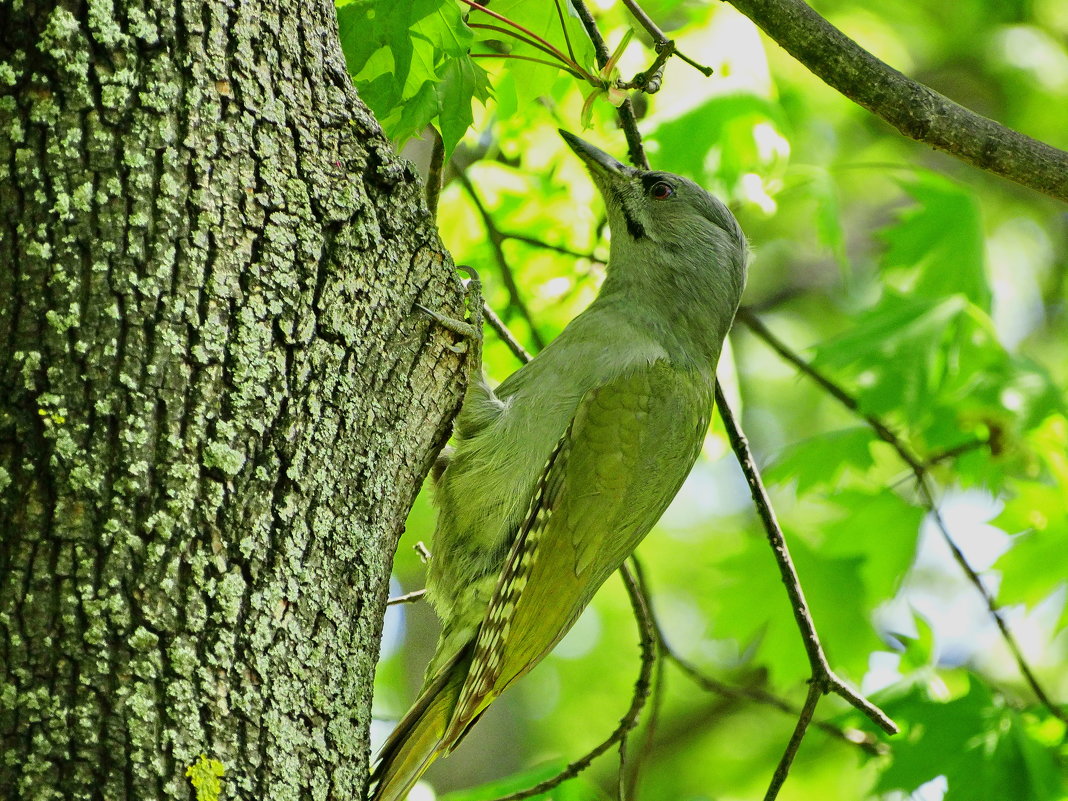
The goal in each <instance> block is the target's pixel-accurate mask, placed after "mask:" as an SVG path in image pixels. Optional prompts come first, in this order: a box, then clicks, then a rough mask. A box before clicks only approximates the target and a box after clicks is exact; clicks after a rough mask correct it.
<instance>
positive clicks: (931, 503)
mask: <svg viewBox="0 0 1068 801" xmlns="http://www.w3.org/2000/svg"><path fill="white" fill-rule="evenodd" d="M738 319H739V320H741V321H742V322H743V323H744V324H745V325H746V326H747V327H748V328H749V330H750V331H752V332H753V333H754V334H756V335H757V336H758V337H759V338H760V339H761V340H763V341H764V343H765V344H766V345H767V346H768V347H770V348H771V349H772V350H773V351H775V353H777V354H778V355H779V356H781V357H782V358H783V359H784V360H785V361H787V362H789V363H790V364H792V365H793V366H794V367H796V368H797V369H798V370H799V371H800V372H801V373H802V374H804V375H806V376H808V377H809V378H810V379H811V380H812V381H814V382H816V384H818V385H819V386H820V387H821V388H822V389H823V390H825V391H826V392H827V394H828V395H830V396H831V397H832V398H834V399H835V400H837V401H838V402H839V403H841V404H842V405H843V406H845V407H846V408H847V409H849V410H850V411H851V412H853V413H854V414H856V415H857V416H858V417H860V418H861V419H862V420H864V422H866V423H867V424H868V425H869V426H870V427H871V429H872V431H874V432H875V434H876V436H878V437H879V439H881V440H882V441H883V442H885V443H886V444H888V445H889V446H890V447H891V448H893V449H894V452H895V453H897V455H898V456H899V457H900V458H901V460H902V461H903V462H904V463H905V464H906V465H908V467H909V470H910V471H911V472H912V475H913V477H914V478H915V480H916V487H917V489H918V490H919V493H920V498H921V499H922V501H923V505H924V508H926V509H927V511H928V513H929V514H930V515H931V519H932V520H933V522H934V524H935V527H936V528H937V529H938V532H939V534H941V536H942V539H943V541H945V543H946V545H947V547H948V548H949V550H950V553H951V554H952V555H953V559H954V561H955V562H956V563H957V564H958V566H960V568H961V570H962V571H964V575H965V576H966V577H967V578H968V581H969V582H971V584H972V585H973V586H974V587H975V588H976V590H978V591H979V594H980V595H982V597H983V601H984V602H985V603H986V607H987V609H988V610H989V612H990V615H991V617H993V619H994V622H995V624H996V625H997V627H998V630H999V631H1000V632H1001V636H1002V639H1004V640H1005V644H1006V645H1007V646H1008V647H1009V651H1010V652H1011V653H1012V657H1013V659H1014V660H1015V662H1016V665H1017V667H1018V668H1019V670H1020V673H1021V675H1022V676H1023V677H1024V680H1025V681H1026V682H1027V685H1028V686H1029V687H1030V688H1031V691H1032V692H1033V693H1034V694H1035V696H1036V697H1037V698H1038V700H1039V702H1040V703H1041V704H1042V705H1043V706H1045V707H1046V709H1048V710H1049V711H1050V713H1051V714H1052V715H1054V717H1056V718H1058V719H1059V720H1061V721H1062V722H1064V723H1068V714H1066V713H1065V711H1064V710H1063V709H1061V708H1060V707H1059V706H1058V705H1057V704H1055V703H1054V702H1053V701H1052V700H1051V699H1050V697H1049V695H1047V693H1046V691H1045V689H1044V688H1043V687H1042V685H1041V684H1040V683H1039V681H1038V678H1037V677H1036V676H1035V674H1034V671H1032V670H1031V666H1030V665H1029V664H1028V662H1027V659H1026V658H1025V657H1024V655H1023V651H1022V650H1021V649H1020V645H1019V643H1017V641H1016V637H1015V636H1013V634H1012V631H1011V630H1010V629H1009V626H1008V623H1006V622H1005V618H1004V616H1003V615H1002V614H1001V609H1000V608H999V607H998V604H997V602H996V601H995V600H994V597H993V596H992V595H991V594H990V592H989V591H988V590H987V589H986V586H985V585H984V584H983V580H982V578H981V577H980V576H979V574H978V573H977V572H976V570H975V568H973V567H972V566H971V563H969V562H968V559H967V557H966V556H965V555H964V552H963V551H962V550H961V549H960V547H959V546H958V545H957V543H956V541H955V540H954V539H953V536H952V535H951V534H950V532H949V527H948V526H947V525H946V522H945V520H944V519H943V517H942V513H941V512H940V511H939V509H938V505H937V504H936V503H935V498H934V492H933V491H932V490H931V486H930V475H929V473H928V466H929V465H930V464H933V463H934V462H933V461H932V460H924V459H921V458H920V457H919V456H918V455H916V454H915V453H914V452H913V451H912V450H911V449H910V448H909V446H908V445H907V444H905V442H904V440H902V439H901V438H900V437H898V435H897V434H895V433H894V432H893V430H891V428H890V427H889V426H888V425H887V424H886V423H884V422H883V421H882V420H880V419H879V418H878V417H876V416H875V415H873V414H870V413H868V412H865V411H863V410H862V409H861V408H860V402H859V401H858V400H857V399H856V398H855V397H854V396H852V395H850V394H849V393H848V392H846V391H845V390H844V389H843V388H842V387H840V386H839V385H838V384H836V383H834V382H833V381H831V379H829V378H828V377H827V376H825V375H823V373H821V372H820V371H819V370H818V369H817V368H816V367H814V366H813V365H811V364H809V363H808V362H806V361H805V360H804V359H802V358H801V357H800V356H799V355H798V354H796V353H794V352H793V350H791V349H790V347H789V346H788V345H787V344H786V343H785V342H783V341H782V340H781V339H779V338H778V337H776V336H775V335H774V334H773V333H772V332H771V330H770V329H769V328H768V327H767V326H766V325H764V323H763V322H762V321H761V320H760V319H759V318H758V317H757V316H756V315H754V314H752V313H751V312H749V311H747V310H743V311H740V312H739V314H738ZM965 449H966V448H964V447H963V446H961V448H960V450H961V451H963V450H965ZM955 450H956V449H955ZM941 458H945V457H944V456H942V455H939V459H941Z"/></svg>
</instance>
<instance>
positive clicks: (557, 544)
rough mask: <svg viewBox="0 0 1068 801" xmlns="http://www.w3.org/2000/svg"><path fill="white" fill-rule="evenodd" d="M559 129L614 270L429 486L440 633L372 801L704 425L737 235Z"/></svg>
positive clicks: (628, 526) (496, 690) (667, 493)
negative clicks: (605, 230)
mask: <svg viewBox="0 0 1068 801" xmlns="http://www.w3.org/2000/svg"><path fill="white" fill-rule="evenodd" d="M565 138H568V142H569V144H571V146H572V148H573V149H575V151H576V152H577V153H578V154H579V155H580V156H582V157H583V159H584V160H585V161H586V162H587V165H588V166H589V167H590V171H591V174H592V175H593V177H594V180H595V182H596V183H597V184H598V186H599V187H600V188H601V191H602V194H604V195H605V197H606V207H607V210H608V213H609V222H610V224H611V226H612V232H613V239H612V249H611V255H610V259H609V268H608V277H607V278H606V280H605V283H604V286H603V287H602V290H601V293H600V295H599V296H598V298H597V300H596V301H594V303H593V304H592V305H591V306H590V307H589V308H588V309H587V310H586V311H585V312H583V313H582V314H581V315H579V317H577V318H576V319H575V320H573V321H572V322H571V324H570V325H568V327H567V328H566V329H565V330H564V331H563V333H561V335H560V336H559V337H558V338H557V339H556V340H555V341H554V342H553V343H552V344H550V345H549V346H548V347H547V348H546V349H545V350H544V351H543V352H542V353H541V354H540V355H539V356H538V357H537V358H535V359H534V360H533V361H532V362H531V363H530V364H528V365H526V366H524V367H523V368H522V369H520V370H519V371H518V372H516V373H515V374H513V375H512V376H511V377H509V378H508V380H506V381H505V382H504V383H502V384H501V385H500V386H499V387H498V388H497V390H496V392H494V391H493V390H491V389H490V388H489V387H488V385H486V384H485V383H484V382H478V383H475V384H474V385H473V386H472V387H471V389H470V390H469V392H468V397H467V398H466V400H465V403H464V408H463V411H462V412H461V413H460V416H459V418H458V419H457V423H456V445H455V452H454V454H453V456H452V457H451V459H450V460H449V462H448V464H447V467H446V468H445V470H444V473H443V474H442V475H441V477H440V479H439V481H438V487H437V493H436V498H437V503H438V506H439V508H440V513H439V518H438V527H437V530H436V532H435V535H434V544H433V548H432V552H433V554H434V556H433V558H432V559H431V562H430V568H429V576H428V590H429V592H428V596H429V598H430V600H431V602H432V603H433V605H434V607H435V609H436V610H437V612H438V614H439V616H440V617H441V619H442V622H443V631H442V634H441V639H440V640H439V643H438V648H437V652H436V654H435V656H434V659H433V660H432V662H431V664H430V666H429V668H428V670H427V683H426V685H425V687H424V690H423V692H422V693H421V695H420V697H419V699H418V700H417V701H416V703H415V705H414V706H413V708H412V710H411V711H410V712H409V713H408V715H407V716H406V717H405V719H404V720H403V721H402V722H401V723H400V724H399V725H398V728H397V730H396V731H395V732H394V735H393V736H392V737H391V738H390V740H389V741H388V742H387V743H386V745H385V746H384V747H383V749H382V752H381V754H380V758H379V763H378V765H377V767H376V770H375V773H374V774H373V776H372V781H373V782H374V783H375V785H376V786H375V789H374V790H373V792H372V795H371V798H372V799H373V801H399V799H403V798H404V795H405V794H406V792H407V790H408V789H410V787H411V786H412V784H414V783H415V781H416V780H417V779H418V778H419V776H420V775H421V774H422V772H423V771H424V770H425V769H426V767H427V766H428V765H429V764H430V762H432V761H433V760H434V759H435V758H437V756H439V755H442V754H447V753H448V752H449V751H451V750H452V748H453V747H455V745H456V744H457V743H458V742H459V741H460V739H461V738H462V737H463V735H464V733H465V732H466V731H467V729H468V728H469V727H470V725H471V724H472V723H473V722H474V721H475V720H477V718H478V717H479V715H481V714H482V712H483V711H484V710H485V708H486V707H487V706H488V705H489V704H490V703H492V701H493V700H494V699H495V698H496V697H497V696H499V695H500V693H501V692H503V691H504V689H505V688H506V687H508V686H509V685H510V684H511V683H512V682H513V681H515V680H516V679H517V678H519V677H521V676H522V675H523V674H525V673H526V672H527V671H528V670H530V669H531V668H532V667H533V666H534V665H535V664H537V663H538V661H540V660H541V659H542V658H543V657H544V656H545V655H546V654H547V653H548V652H549V651H550V650H552V648H553V647H554V646H555V645H556V643H557V642H559V640H560V639H561V638H562V637H563V636H564V634H566V633H567V631H568V629H570V627H571V625H572V624H573V623H574V622H575V620H576V619H577V618H578V616H579V614H580V613H581V612H582V610H583V609H584V608H585V606H586V605H587V604H588V603H589V601H590V599H591V598H592V597H593V594H594V593H595V592H596V591H597V590H598V588H599V587H600V586H601V584H602V583H603V582H604V581H605V579H607V578H608V576H609V575H611V574H612V573H613V572H614V571H615V570H617V569H618V568H619V566H620V565H621V564H622V562H623V561H624V560H625V559H626V558H627V556H629V555H630V553H631V552H632V551H633V550H634V548H635V547H636V546H637V545H638V543H639V542H640V541H641V540H642V538H643V537H644V536H645V535H646V534H647V533H648V531H649V529H650V528H652V526H653V525H654V524H655V523H656V521H657V520H658V519H659V518H660V516H661V514H663V512H664V510H665V509H666V508H667V506H668V504H669V503H670V502H671V500H672V498H674V496H675V494H676V493H677V492H678V489H679V487H680V486H681V485H682V482H683V481H684V479H685V478H686V475H687V474H688V473H689V471H690V469H691V467H692V466H693V463H694V460H695V459H696V458H697V455H698V453H699V451H700V448H701V444H702V442H703V440H704V436H705V432H706V430H707V428H708V423H709V416H710V413H711V408H712V398H713V387H714V381H715V367H716V362H717V360H718V358H719V352H720V348H721V346H722V343H723V339H724V337H725V336H726V333H727V331H728V329H729V327H730V324H731V321H732V319H733V316H734V312H735V310H736V308H737V305H738V300H739V297H740V294H741V289H742V286H743V284H744V278H745V259H746V246H745V239H744V237H743V236H742V234H741V231H740V229H739V228H738V225H737V223H736V222H735V221H734V218H733V216H731V215H730V212H729V211H728V210H727V209H726V207H724V206H723V205H722V204H721V203H720V202H719V201H717V200H716V199H715V198H713V197H712V196H710V195H708V194H707V193H706V192H704V190H702V189H700V188H699V187H697V186H696V185H695V184H693V183H692V182H689V181H687V180H685V179H683V178H680V177H678V176H673V175H670V174H668V173H650V172H642V171H638V170H632V169H630V168H628V167H624V166H623V165H621V164H619V163H618V162H616V161H615V160H614V159H612V158H611V157H610V156H607V155H606V154H604V153H602V152H601V151H599V150H597V149H596V148H593V147H591V146H590V145H587V144H586V143H584V142H581V140H577V139H575V138H574V137H570V136H569V135H565ZM662 185H667V186H668V187H669V188H670V194H669V195H668V196H667V197H665V198H660V197H659V196H658V195H659V194H661V193H663V192H664V190H663V189H662Z"/></svg>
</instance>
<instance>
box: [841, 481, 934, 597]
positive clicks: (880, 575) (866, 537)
mask: <svg viewBox="0 0 1068 801" xmlns="http://www.w3.org/2000/svg"><path fill="white" fill-rule="evenodd" d="M832 499H833V501H834V504H835V506H836V507H838V509H839V510H840V513H841V516H840V517H839V518H838V519H837V520H834V521H831V522H829V523H826V524H825V525H824V526H823V529H822V530H823V536H824V539H823V542H822V543H821V545H820V553H822V554H826V555H828V556H842V557H846V556H857V557H860V558H861V559H863V560H864V561H863V564H862V565H861V568H860V577H861V580H862V581H863V583H864V588H865V594H866V596H867V597H868V598H869V599H870V602H871V605H872V606H874V605H877V604H879V603H882V602H883V601H885V600H887V599H889V598H891V597H892V596H893V595H894V593H895V592H897V589H898V587H899V586H900V584H901V580H902V579H903V578H904V576H905V573H906V572H908V569H909V567H911V565H912V560H913V559H914V558H915V556H916V543H917V540H918V538H919V534H920V523H921V522H922V521H923V517H924V510H923V509H921V508H920V507H918V506H912V505H911V504H909V503H906V502H905V501H904V500H903V499H902V498H901V497H900V496H898V495H896V494H894V493H893V492H890V491H883V492H879V493H877V494H871V493H867V492H860V491H857V490H841V491H838V492H836V493H835V494H834V496H833V498H832Z"/></svg>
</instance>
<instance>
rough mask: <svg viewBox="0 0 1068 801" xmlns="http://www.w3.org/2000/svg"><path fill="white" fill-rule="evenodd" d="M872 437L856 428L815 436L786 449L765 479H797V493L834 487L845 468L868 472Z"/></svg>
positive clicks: (868, 429) (869, 430)
mask: <svg viewBox="0 0 1068 801" xmlns="http://www.w3.org/2000/svg"><path fill="white" fill-rule="evenodd" d="M873 438H874V437H873V435H872V432H871V429H870V428H867V427H865V426H858V427H855V428H845V429H841V430H839V431H831V432H828V433H825V434H817V435H816V436H814V437H809V438H808V439H803V440H801V441H800V442H795V443H794V444H793V445H790V446H788V447H786V448H785V449H784V450H783V451H782V453H781V454H780V455H779V458H778V459H777V460H776V461H775V463H774V465H772V467H771V468H770V469H768V471H767V478H768V479H769V480H771V481H775V482H786V481H789V480H790V479H792V478H796V479H797V491H798V492H799V493H804V492H807V491H808V490H810V489H812V488H813V487H816V486H827V485H829V486H834V485H835V484H837V483H838V481H839V480H840V479H841V477H842V474H843V473H844V472H845V470H846V469H847V468H851V469H854V470H861V471H862V470H867V469H868V468H869V467H871V465H872V458H871V451H870V449H869V446H870V445H871V443H872V440H873Z"/></svg>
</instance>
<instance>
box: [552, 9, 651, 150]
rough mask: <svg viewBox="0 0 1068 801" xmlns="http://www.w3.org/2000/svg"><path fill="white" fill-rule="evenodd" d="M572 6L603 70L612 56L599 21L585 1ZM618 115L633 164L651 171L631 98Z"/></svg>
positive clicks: (622, 105)
mask: <svg viewBox="0 0 1068 801" xmlns="http://www.w3.org/2000/svg"><path fill="white" fill-rule="evenodd" d="M571 6H572V7H573V8H574V9H575V11H576V13H577V14H578V16H579V19H580V20H581V21H582V27H583V28H585V29H586V34H587V35H588V36H589V37H590V41H592V42H593V49H594V52H595V54H596V56H597V66H598V67H599V68H601V69H603V68H604V65H605V64H607V63H608V59H609V58H611V56H610V55H609V53H608V45H606V44H605V41H604V37H603V36H601V31H600V29H599V28H598V27H597V20H595V19H594V18H593V14H591V13H590V10H589V8H587V7H586V3H585V2H583V0H571ZM616 113H617V114H618V115H619V122H620V125H621V126H622V128H623V134H624V136H626V137H627V148H628V150H629V151H630V161H631V163H632V164H634V165H636V166H639V167H641V168H642V169H646V170H647V169H649V158H648V157H647V156H646V155H645V145H643V144H642V135H641V134H640V133H639V132H638V120H637V118H636V117H635V116H634V104H633V103H631V102H630V98H629V97H628V98H627V99H626V100H624V101H623V103H622V104H621V105H620V106H619V108H617V109H616Z"/></svg>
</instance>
